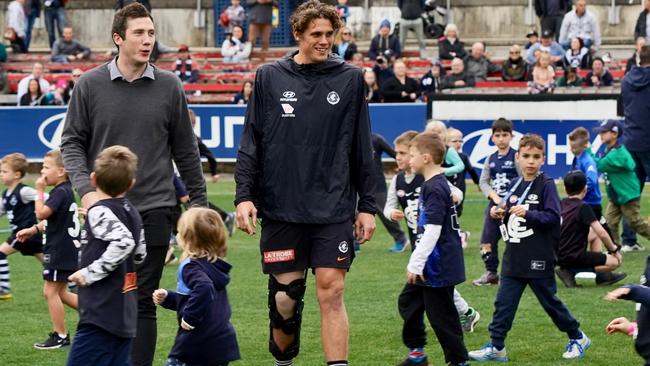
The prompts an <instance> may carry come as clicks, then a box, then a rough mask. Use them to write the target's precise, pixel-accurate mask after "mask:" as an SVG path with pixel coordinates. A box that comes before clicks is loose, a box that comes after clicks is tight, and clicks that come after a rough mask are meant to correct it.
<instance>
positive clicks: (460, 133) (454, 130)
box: [447, 127, 463, 142]
mask: <svg viewBox="0 0 650 366" xmlns="http://www.w3.org/2000/svg"><path fill="white" fill-rule="evenodd" d="M454 134H456V135H458V136H460V137H461V138H462V137H463V131H461V130H459V129H457V128H453V127H449V128H448V129H447V139H449V138H450V136H452V135H454ZM447 142H449V141H447Z"/></svg>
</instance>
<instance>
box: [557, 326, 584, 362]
mask: <svg viewBox="0 0 650 366" xmlns="http://www.w3.org/2000/svg"><path fill="white" fill-rule="evenodd" d="M589 346H591V339H589V337H587V335H586V334H585V333H584V332H582V338H580V339H569V343H567V345H566V351H565V352H564V353H563V354H562V358H565V359H567V360H573V359H577V358H583V357H585V351H587V348H589Z"/></svg>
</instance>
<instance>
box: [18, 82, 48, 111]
mask: <svg viewBox="0 0 650 366" xmlns="http://www.w3.org/2000/svg"><path fill="white" fill-rule="evenodd" d="M27 83H28V84H27V85H28V86H27V88H28V90H27V93H25V94H24V95H23V96H22V97H20V101H19V102H18V105H28V106H37V105H41V100H42V99H43V91H42V90H41V87H40V85H39V84H38V79H30V80H29V81H28V82H27Z"/></svg>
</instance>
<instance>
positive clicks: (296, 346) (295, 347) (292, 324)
mask: <svg viewBox="0 0 650 366" xmlns="http://www.w3.org/2000/svg"><path fill="white" fill-rule="evenodd" d="M306 276H307V274H306V273H305V277H306ZM306 281H307V279H306V278H299V279H297V280H294V281H292V282H291V283H289V284H288V285H284V284H281V283H279V282H278V281H277V280H276V279H275V277H274V276H273V275H270V276H269V319H270V326H269V328H270V334H269V351H270V352H271V354H272V355H273V357H275V358H276V359H277V360H279V361H288V360H291V359H293V358H295V357H296V356H298V352H299V350H300V325H301V323H302V309H303V306H304V300H303V297H304V295H305V289H306ZM278 292H285V293H286V294H287V296H289V297H290V298H291V299H293V300H295V301H296V305H295V306H294V311H293V316H291V317H290V318H289V319H284V317H282V314H280V312H279V311H278V307H277V304H276V303H275V295H276V294H277V293H278ZM273 329H281V330H282V332H284V334H287V335H293V336H294V340H293V343H292V344H291V345H290V346H289V347H287V348H286V349H285V350H284V351H281V350H280V348H279V347H278V346H277V344H275V341H273Z"/></svg>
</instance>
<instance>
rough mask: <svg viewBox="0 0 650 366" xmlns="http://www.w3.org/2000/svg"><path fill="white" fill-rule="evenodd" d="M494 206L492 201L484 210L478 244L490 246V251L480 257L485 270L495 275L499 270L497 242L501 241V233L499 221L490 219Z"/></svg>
mask: <svg viewBox="0 0 650 366" xmlns="http://www.w3.org/2000/svg"><path fill="white" fill-rule="evenodd" d="M492 206H494V204H493V203H492V201H490V204H488V206H487V208H486V209H485V213H484V215H485V219H484V221H483V232H482V233H481V243H480V244H490V245H491V247H492V251H491V252H489V253H487V254H486V255H482V258H483V262H485V270H486V271H490V272H494V273H497V270H498V268H499V240H500V239H501V231H500V230H499V225H501V220H494V219H493V218H491V217H490V209H491V208H492Z"/></svg>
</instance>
